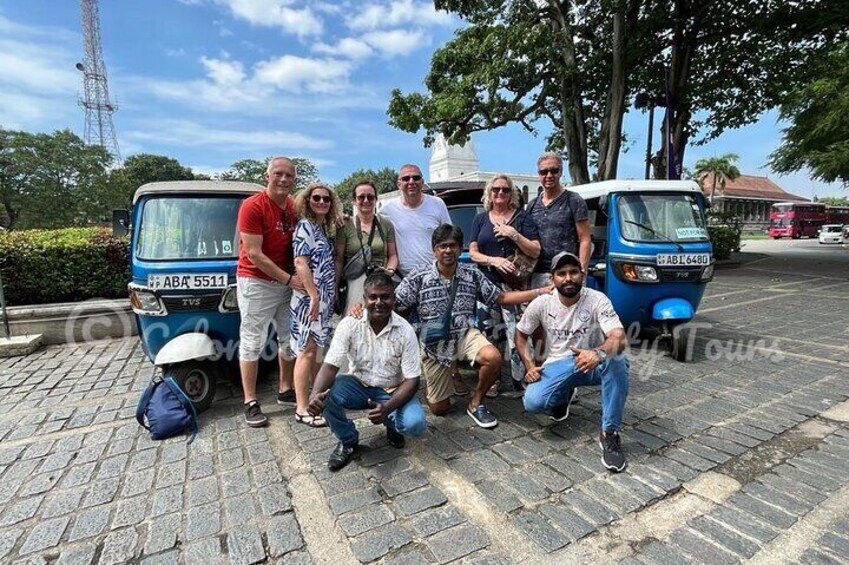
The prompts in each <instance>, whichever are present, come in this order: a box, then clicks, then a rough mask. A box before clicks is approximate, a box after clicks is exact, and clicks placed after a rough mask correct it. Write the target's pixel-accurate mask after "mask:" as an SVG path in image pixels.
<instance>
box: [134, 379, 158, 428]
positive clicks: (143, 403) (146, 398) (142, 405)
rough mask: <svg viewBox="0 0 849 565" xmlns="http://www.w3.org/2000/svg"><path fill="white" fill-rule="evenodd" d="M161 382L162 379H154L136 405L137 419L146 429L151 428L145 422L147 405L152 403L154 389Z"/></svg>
mask: <svg viewBox="0 0 849 565" xmlns="http://www.w3.org/2000/svg"><path fill="white" fill-rule="evenodd" d="M160 384H161V382H160V381H153V382H152V383H150V384H149V385H148V386H147V388H145V389H144V392H143V393H142V395H141V398H139V403H138V404H137V405H136V421H137V422H138V423H139V424H140V425H141V427H143V428H144V429H146V430H148V431H149V430H150V427H149V426H148V425H147V424H145V423H144V411H145V409H146V408H147V405H148V404H150V397H151V396H153V391H154V390H156V387H158V386H159V385H160Z"/></svg>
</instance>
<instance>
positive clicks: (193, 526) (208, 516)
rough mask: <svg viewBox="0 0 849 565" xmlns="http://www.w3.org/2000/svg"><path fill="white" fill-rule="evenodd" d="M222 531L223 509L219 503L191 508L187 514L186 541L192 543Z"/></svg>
mask: <svg viewBox="0 0 849 565" xmlns="http://www.w3.org/2000/svg"><path fill="white" fill-rule="evenodd" d="M220 530H221V509H220V507H219V504H218V502H211V503H209V504H205V505H203V506H196V507H194V508H190V509H189V511H188V512H187V513H186V529H185V530H184V536H185V540H186V541H187V542H191V541H194V540H198V539H202V538H205V537H207V536H212V535H215V534H217V533H218V532H219V531H220Z"/></svg>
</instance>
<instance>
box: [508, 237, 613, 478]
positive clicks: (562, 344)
mask: <svg viewBox="0 0 849 565" xmlns="http://www.w3.org/2000/svg"><path fill="white" fill-rule="evenodd" d="M551 282H552V283H554V288H555V289H556V292H552V293H549V294H546V295H545V296H540V297H539V298H536V299H535V300H534V301H533V302H531V303H530V305H529V306H528V308H527V309H526V310H525V313H524V314H523V315H522V319H521V320H520V321H519V324H518V325H517V326H516V350H517V352H518V353H519V356H520V357H521V359H522V363H524V365H525V370H526V371H527V373H526V375H525V381H526V382H527V383H530V384H529V385H528V387H527V389H526V390H525V398H524V404H525V411H527V412H531V413H540V412H544V413H548V414H549V416H550V417H551V419H552V420H555V421H558V422H559V421H561V420H565V419H566V418H567V417H568V416H569V406H570V404H571V403H572V400H574V398H575V391H576V388H577V387H579V386H600V387H601V429H600V430H599V444H600V446H601V449H602V457H601V462H602V464H603V465H604V467H605V468H607V469H608V470H610V471H614V472H617V473H618V472H620V471H622V470H623V469H624V468H625V465H626V462H625V455H624V454H623V453H622V447H621V443H620V438H619V432H620V431H621V429H622V413H623V411H624V409H625V401H626V400H627V398H628V360H627V359H626V358H625V355H624V354H622V352H623V351H624V350H625V347H626V345H627V340H626V337H625V330H624V328H623V327H622V322H620V321H619V316H618V315H617V314H616V311H615V310H614V309H613V305H612V304H611V303H610V300H609V299H608V298H607V297H606V296H605V295H604V294H602V293H601V292H598V291H597V290H592V289H590V288H584V287H583V283H584V274H583V272H582V271H581V261H580V259H578V257H577V256H576V255H573V254H572V253H569V252H567V251H563V252H561V253H558V254H557V255H555V256H554V258H553V259H552V260H551ZM540 326H541V327H542V328H543V329H544V330H545V335H546V341H547V342H548V344H549V351H548V356H547V357H546V359H545V362H544V363H543V364H542V366H541V367H538V366H537V365H536V363H535V362H534V357H533V356H532V355H531V352H530V351H529V348H528V336H530V335H531V334H533V333H534V330H536V329H537V328H538V327H540Z"/></svg>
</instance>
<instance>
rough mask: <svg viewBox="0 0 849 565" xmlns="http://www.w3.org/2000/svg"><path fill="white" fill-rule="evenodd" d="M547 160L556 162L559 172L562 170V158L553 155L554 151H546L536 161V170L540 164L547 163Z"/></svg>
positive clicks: (557, 154)
mask: <svg viewBox="0 0 849 565" xmlns="http://www.w3.org/2000/svg"><path fill="white" fill-rule="evenodd" d="M549 159H554V160H555V161H557V165H558V166H559V167H560V170H561V171H562V170H563V157H561V156H560V154H559V153H555V152H554V151H546V152H545V153H543V154H542V155H540V156H539V159H537V168H539V166H540V165H541V164H542V162H543V161H548V160H549Z"/></svg>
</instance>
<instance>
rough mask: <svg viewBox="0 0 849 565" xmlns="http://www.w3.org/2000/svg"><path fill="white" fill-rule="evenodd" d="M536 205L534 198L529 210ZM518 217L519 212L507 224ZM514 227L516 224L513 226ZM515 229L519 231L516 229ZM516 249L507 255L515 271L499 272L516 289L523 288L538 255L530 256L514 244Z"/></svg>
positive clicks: (535, 264)
mask: <svg viewBox="0 0 849 565" xmlns="http://www.w3.org/2000/svg"><path fill="white" fill-rule="evenodd" d="M535 205H536V200H534V203H533V204H532V205H531V210H533V207H534V206H535ZM525 213H526V214H530V210H529V211H527V212H525ZM518 217H519V212H516V214H514V215H513V217H512V218H511V219H510V221H509V222H507V223H508V225H512V224H513V222H514V221H515V220H516V218H518ZM513 227H514V228H515V227H516V226H513ZM516 231H519V230H518V229H516ZM514 245H515V247H516V250H515V251H514V252H513V253H512V254H511V255H510V256H508V257H507V260H508V261H510V262H511V263H513V266H514V267H515V268H516V271H515V272H513V273H499V274H500V275H501V278H502V279H503V280H504V282H506V283H507V284H508V285H509V286H510V288H513V289H516V290H523V289H524V288H525V286H526V285H527V282H528V279H530V278H531V274H532V273H533V272H534V267H536V266H537V259H538V257H531V256H530V255H528V254H527V253H525V252H524V251H522V250H521V249H520V248H519V245H518V244H514Z"/></svg>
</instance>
